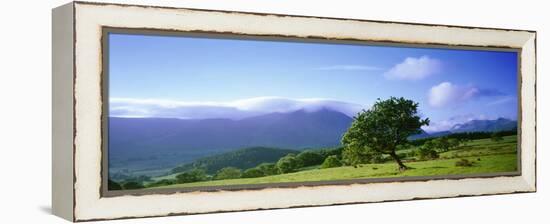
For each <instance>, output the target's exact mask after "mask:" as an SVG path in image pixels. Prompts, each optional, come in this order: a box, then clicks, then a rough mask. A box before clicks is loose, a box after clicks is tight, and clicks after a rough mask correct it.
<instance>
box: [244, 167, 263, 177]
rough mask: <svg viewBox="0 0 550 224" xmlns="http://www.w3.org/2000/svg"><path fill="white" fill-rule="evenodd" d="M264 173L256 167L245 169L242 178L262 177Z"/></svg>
mask: <svg viewBox="0 0 550 224" xmlns="http://www.w3.org/2000/svg"><path fill="white" fill-rule="evenodd" d="M263 176H265V175H264V172H262V170H261V169H260V168H258V167H254V168H250V169H247V170H245V171H244V172H243V175H242V177H243V178H254V177H263Z"/></svg>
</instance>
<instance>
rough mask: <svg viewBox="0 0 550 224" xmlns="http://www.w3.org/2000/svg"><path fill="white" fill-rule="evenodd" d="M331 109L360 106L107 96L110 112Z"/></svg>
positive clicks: (223, 113)
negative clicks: (109, 97)
mask: <svg viewBox="0 0 550 224" xmlns="http://www.w3.org/2000/svg"><path fill="white" fill-rule="evenodd" d="M323 108H325V109H331V110H335V111H339V112H342V113H344V114H346V115H348V116H354V115H356V113H357V112H359V111H360V110H361V109H363V106H361V105H358V104H352V103H347V102H342V101H337V100H331V99H321V98H305V99H289V98H283V97H256V98H249V99H242V100H235V101H227V102H207V101H196V102H194V101H174V100H162V99H132V98H111V99H110V105H109V112H110V116H113V117H161V118H181V119H208V118H228V119H242V118H246V117H252V116H258V115H263V114H267V113H274V112H280V113H285V112H292V111H297V110H305V111H310V112H311V111H317V110H320V109H323Z"/></svg>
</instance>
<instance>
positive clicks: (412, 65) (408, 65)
mask: <svg viewBox="0 0 550 224" xmlns="http://www.w3.org/2000/svg"><path fill="white" fill-rule="evenodd" d="M441 67H442V64H441V62H440V61H439V60H438V59H434V58H430V57H428V56H422V57H420V58H413V57H408V58H406V59H405V60H404V61H403V62H401V63H399V64H397V65H395V66H393V67H392V68H391V69H390V70H388V71H387V72H386V73H384V76H385V77H386V78H387V79H390V80H420V79H424V78H426V77H428V76H431V75H433V74H436V73H438V72H439V71H440V70H441Z"/></svg>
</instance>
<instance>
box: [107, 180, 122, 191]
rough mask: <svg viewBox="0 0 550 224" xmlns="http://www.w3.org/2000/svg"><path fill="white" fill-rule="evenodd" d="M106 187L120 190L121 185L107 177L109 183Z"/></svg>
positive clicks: (111, 189)
mask: <svg viewBox="0 0 550 224" xmlns="http://www.w3.org/2000/svg"><path fill="white" fill-rule="evenodd" d="M107 188H108V189H109V190H110V191H116V190H122V186H120V184H119V183H117V182H115V181H112V180H111V179H109V183H108V185H107Z"/></svg>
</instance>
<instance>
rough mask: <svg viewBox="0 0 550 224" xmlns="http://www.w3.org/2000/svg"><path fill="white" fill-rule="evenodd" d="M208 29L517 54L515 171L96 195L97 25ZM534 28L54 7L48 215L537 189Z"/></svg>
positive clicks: (110, 215)
mask: <svg viewBox="0 0 550 224" xmlns="http://www.w3.org/2000/svg"><path fill="white" fill-rule="evenodd" d="M103 27H115V28H116V27H120V28H140V29H157V30H170V31H205V32H222V33H232V34H245V35H267V36H269V35H274V36H288V37H293V38H311V37H316V38H325V39H345V40H360V41H383V42H394V43H414V44H430V45H434V44H435V45H451V46H458V47H461V46H462V47H468V46H475V47H502V48H517V49H520V50H521V51H520V52H521V59H520V60H521V61H520V63H521V64H520V78H521V80H520V81H521V82H520V83H521V88H520V90H519V91H520V92H519V93H518V95H520V99H521V100H520V104H521V105H520V107H521V110H520V111H521V113H520V116H518V117H519V119H520V120H521V123H520V124H521V127H520V129H519V131H520V136H521V138H520V139H521V142H520V150H521V152H520V153H521V163H520V164H521V175H518V176H502V177H490V178H465V179H442V180H430V181H406V182H389V183H388V182H384V183H368V184H350V185H327V186H302V187H295V188H266V189H259V190H246V191H217V192H190V193H175V194H147V195H122V196H116V197H104V196H102V195H101V191H100V187H101V181H102V178H101V168H102V167H101V161H102V160H101V159H102V150H101V147H102V138H101V136H102V134H101V129H102V127H101V125H102V121H101V117H102V96H101V93H102V91H101V86H102V83H101V82H102V81H101V77H102V76H101V74H102V52H101V49H102V46H101V43H102V42H101V39H102V28H103ZM535 38H536V33H535V32H534V31H523V30H503V29H489V28H472V27H456V26H442V25H428V24H405V23H389V22H378V21H364V20H353V19H335V18H318V17H305V16H287V15H264V14H253V13H240V12H224V11H207V10H191V9H178V8H162V7H147V6H130V5H116V4H97V3H82V2H74V3H70V4H67V5H64V6H61V7H59V8H56V9H54V11H53V50H54V60H53V129H54V130H53V192H52V193H53V194H52V197H53V199H52V202H53V212H54V214H56V215H58V216H61V217H63V218H66V219H68V220H71V221H86V220H98V219H117V218H127V217H149V216H166V215H172V214H196V213H211V212H224V211H242V210H257V209H272V208H289V207H301V206H322V205H333V204H347V203H366V202H381V201H395V200H412V199H419V198H445V197H458V196H475V195H488V194H506V193H515V192H534V191H536V170H535V168H536V166H535V156H536V108H535V106H536V103H535V102H536V99H535V97H536V96H535V87H536V59H535V48H536V46H535V45H536V40H535Z"/></svg>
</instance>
